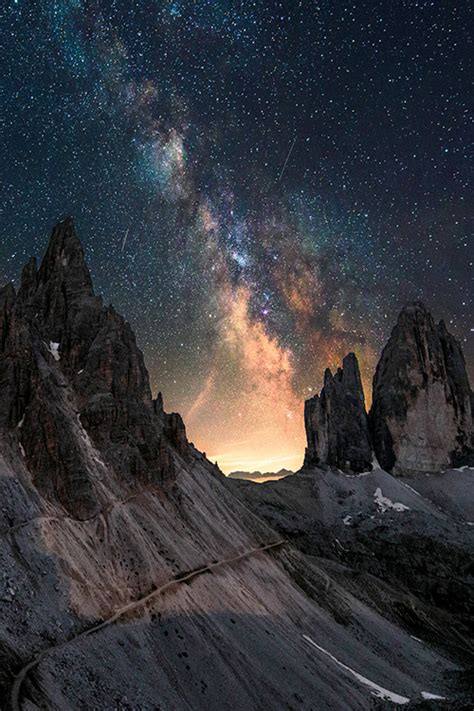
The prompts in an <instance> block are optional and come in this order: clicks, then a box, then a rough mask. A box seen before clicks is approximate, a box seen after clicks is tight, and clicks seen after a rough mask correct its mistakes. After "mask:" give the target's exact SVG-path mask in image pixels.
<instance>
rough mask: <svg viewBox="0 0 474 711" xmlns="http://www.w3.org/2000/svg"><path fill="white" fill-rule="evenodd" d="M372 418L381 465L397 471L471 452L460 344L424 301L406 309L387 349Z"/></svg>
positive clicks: (432, 466) (441, 465) (431, 467)
mask: <svg viewBox="0 0 474 711" xmlns="http://www.w3.org/2000/svg"><path fill="white" fill-rule="evenodd" d="M370 423H371V430H372V438H373V443H374V448H375V454H376V456H377V459H378V461H379V462H380V465H381V467H382V468H384V469H386V470H387V471H390V472H394V473H396V474H407V473H412V472H430V471H439V470H441V469H446V468H448V467H449V466H453V465H456V464H457V463H458V462H460V461H462V459H463V458H464V457H466V456H467V455H468V454H469V452H470V451H471V448H472V432H473V425H472V411H471V389H470V386H469V381H468V377H467V373H466V367H465V363H464V357H463V354H462V350H461V346H460V345H459V343H458V342H457V341H456V339H455V338H454V337H453V336H451V334H449V333H448V331H447V329H446V326H445V324H444V323H443V322H440V323H439V324H435V322H434V320H433V318H432V316H431V315H430V314H429V313H428V312H427V311H426V309H425V307H424V306H423V304H421V303H414V304H410V305H409V306H407V307H406V308H405V309H403V311H402V312H401V314H400V316H399V319H398V323H397V325H396V326H395V328H394V329H393V331H392V335H391V337H390V339H389V341H388V343H387V345H386V346H385V348H384V350H383V352H382V356H381V358H380V362H379V364H378V366H377V370H376V373H375V377H374V385H373V404H372V408H371V412H370Z"/></svg>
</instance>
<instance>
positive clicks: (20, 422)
mask: <svg viewBox="0 0 474 711" xmlns="http://www.w3.org/2000/svg"><path fill="white" fill-rule="evenodd" d="M24 421H25V415H23V417H22V418H21V420H20V421H19V423H18V424H17V427H18V429H19V430H21V428H22V427H23V423H24Z"/></svg>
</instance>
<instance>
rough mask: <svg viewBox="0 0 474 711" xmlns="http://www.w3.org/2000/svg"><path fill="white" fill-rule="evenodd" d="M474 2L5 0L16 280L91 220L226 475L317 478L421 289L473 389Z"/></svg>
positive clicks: (139, 330) (124, 305) (115, 296)
mask: <svg viewBox="0 0 474 711" xmlns="http://www.w3.org/2000/svg"><path fill="white" fill-rule="evenodd" d="M469 26H472V17H470V14H469V3H464V2H460V3H454V2H417V1H416V0H407V1H398V2H397V0H386V1H383V2H380V1H378V0H370V1H369V2H366V1H364V0H360V1H358V2H346V1H345V0H334V1H333V2H329V1H327V2H326V1H324V0H321V1H320V2H318V1H315V0H302V1H298V0H287V1H285V2H283V1H277V0H274V1H271V0H267V1H264V0H244V1H241V2H237V1H232V0H226V1H224V0H5V1H4V2H2V3H1V7H0V37H1V39H0V59H1V61H0V77H1V78H0V156H1V160H0V183H1V190H0V281H1V282H6V281H9V280H16V279H17V277H18V273H19V271H20V269H21V267H22V265H23V263H24V262H25V261H26V259H27V258H28V257H29V256H30V255H31V254H36V255H41V254H42V253H43V251H44V249H45V246H46V243H47V238H48V235H49V233H50V230H51V228H52V226H53V224H54V223H55V222H57V221H58V220H59V219H61V218H62V217H64V216H65V215H68V214H70V215H72V216H73V217H74V219H75V222H76V228H77V231H78V234H79V236H80V238H81V239H82V241H83V244H84V247H85V250H86V255H87V259H88V262H89V265H90V268H91V272H92V276H93V279H94V283H95V286H96V290H97V292H98V293H100V294H102V295H103V296H104V299H105V301H106V302H112V303H113V304H114V306H115V307H116V309H117V310H118V311H120V312H121V313H123V314H124V315H125V317H126V318H127V319H128V320H129V321H130V323H131V324H132V326H133V328H134V330H135V332H136V335H137V340H138V343H139V345H140V347H141V348H142V349H143V351H144V354H145V359H146V363H147V366H148V368H149V371H150V376H151V382H152V387H153V389H154V391H157V390H162V391H163V395H164V400H165V408H166V409H167V410H168V411H171V410H177V411H179V412H180V413H181V414H182V415H183V417H184V419H185V422H186V425H187V430H188V436H189V437H190V439H191V440H192V441H194V443H195V444H196V445H197V446H198V447H199V448H200V449H202V450H203V451H205V452H206V453H207V455H208V456H209V457H210V458H211V459H212V460H217V461H218V462H219V464H220V466H221V468H222V469H223V470H224V471H225V472H229V471H232V470H234V469H244V470H254V469H260V470H262V471H277V470H278V469H280V468H282V467H286V468H293V469H294V468H297V467H298V466H299V465H300V464H301V462H302V457H303V450H304V439H305V438H304V426H303V414H302V413H303V401H304V399H305V398H306V397H308V396H309V395H311V394H313V393H314V392H315V391H316V390H318V389H319V387H320V385H321V380H322V374H323V371H324V368H325V367H327V366H329V367H332V368H334V367H336V366H337V365H338V364H339V363H340V361H341V359H342V357H343V356H344V355H345V354H346V353H347V352H348V351H349V350H354V351H355V352H356V354H357V355H358V357H359V361H360V364H361V370H362V374H363V379H364V384H365V388H366V398H367V400H370V382H371V377H372V373H373V369H374V366H375V363H376V361H377V358H378V355H379V353H380V350H381V348H382V346H383V344H384V342H385V340H386V339H387V337H388V335H389V333H390V330H391V328H392V326H393V324H394V322H395V319H396V316H397V313H398V311H399V310H400V308H401V307H402V306H403V305H404V304H405V303H406V302H407V301H409V300H412V299H415V298H416V299H423V300H424V301H425V303H426V304H427V306H428V307H429V308H430V309H431V310H432V312H433V314H434V315H435V317H437V318H441V317H443V318H445V319H446V321H447V323H448V327H449V329H450V330H451V331H452V332H453V333H454V335H456V336H457V337H458V338H459V339H460V340H461V342H462V343H463V346H464V349H465V354H466V358H467V361H468V365H469V367H470V369H471V370H470V372H471V379H472V375H473V371H472V365H473V361H474V345H473V340H474V339H473V335H474V334H473V327H474V318H473V309H472V300H471V299H472V293H473V290H472V262H473V258H474V256H473V247H472V241H470V237H471V236H472V172H471V170H472V169H471V165H472V161H470V158H471V155H470V151H471V147H472V129H471V123H470V119H471V116H470V109H471V108H472V105H471V106H470V105H469V97H470V88H471V87H470V85H469V82H470V77H472V65H470V62H469V59H470V56H472V49H473V48H472V43H471V37H470V35H469V32H468V28H469Z"/></svg>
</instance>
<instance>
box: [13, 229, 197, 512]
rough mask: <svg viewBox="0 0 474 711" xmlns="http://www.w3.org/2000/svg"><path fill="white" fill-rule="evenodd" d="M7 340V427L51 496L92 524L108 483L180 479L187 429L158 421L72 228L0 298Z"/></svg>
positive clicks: (133, 349)
mask: <svg viewBox="0 0 474 711" xmlns="http://www.w3.org/2000/svg"><path fill="white" fill-rule="evenodd" d="M0 334H1V340H0V427H1V429H2V433H3V436H4V437H6V438H7V439H8V440H9V441H10V442H11V443H12V446H13V447H16V449H17V451H18V450H19V452H20V453H21V455H22V457H23V458H24V461H25V464H26V466H27V469H28V470H29V472H30V474H31V476H32V481H33V484H34V486H35V487H36V488H37V489H38V491H39V492H40V493H41V494H42V495H43V496H45V497H46V498H48V499H49V500H51V501H57V502H59V503H61V504H62V505H63V506H64V507H65V508H66V509H67V510H68V511H69V513H70V514H71V515H73V516H76V517H79V518H88V517H91V516H94V515H95V514H97V512H98V511H99V510H100V509H101V508H102V506H103V505H104V503H105V501H106V497H105V496H104V479H105V478H107V479H109V481H108V482H107V483H108V486H109V487H110V488H111V489H112V490H113V491H114V490H115V491H116V490H118V489H120V488H121V487H123V486H125V487H133V486H134V485H135V484H136V483H137V481H141V482H142V483H151V482H164V481H166V480H168V479H170V478H172V477H173V462H172V456H171V452H170V446H171V447H172V446H176V445H178V446H179V449H180V452H181V453H182V454H183V453H184V452H185V450H186V446H187V442H186V438H185V433H184V429H183V430H182V431H180V435H179V437H178V436H177V434H176V429H177V425H176V424H174V426H173V427H170V426H169V424H168V418H169V416H168V415H166V414H165V413H164V412H162V413H161V415H160V416H158V415H157V413H156V409H155V407H154V404H153V401H152V397H151V392H150V386H149V380H148V374H147V371H146V369H145V365H144V361H143V355H142V353H141V351H140V350H139V348H138V347H137V344H136V341H135V337H134V335H133V333H132V331H131V329H130V326H129V325H128V323H126V322H125V321H124V319H123V318H122V317H121V316H119V315H118V314H117V313H116V312H115V311H114V309H113V308H112V307H104V306H103V304H102V301H101V299H100V298H99V297H96V296H95V295H94V290H93V287H92V282H91V278H90V274H89V271H88V268H87V266H86V263H85V261H84V254H83V250H82V246H81V244H80V242H79V240H78V239H77V237H76V235H75V232H74V226H73V223H72V221H71V220H69V219H67V220H65V221H64V222H62V223H60V224H58V225H57V226H56V227H55V229H54V231H53V234H52V237H51V240H50V244H49V247H48V250H47V252H46V255H45V257H44V259H43V261H42V263H41V266H40V268H39V269H37V267H36V262H35V260H34V259H32V260H31V261H30V262H29V263H28V264H27V266H26V267H25V269H24V270H23V274H22V279H21V286H20V288H19V291H18V294H15V291H14V289H13V287H12V286H11V285H8V286H7V287H5V288H4V289H3V290H2V291H1V292H0ZM173 422H174V421H173ZM165 429H166V430H167V431H168V432H169V435H170V436H169V437H168V436H167V432H165ZM172 440H173V441H172ZM106 472H107V473H106ZM110 472H113V474H114V478H113V480H110Z"/></svg>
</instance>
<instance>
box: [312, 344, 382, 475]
mask: <svg viewBox="0 0 474 711" xmlns="http://www.w3.org/2000/svg"><path fill="white" fill-rule="evenodd" d="M305 428H306V437H307V441H308V446H307V448H306V453H305V466H315V465H320V464H327V465H329V466H334V467H337V468H339V469H343V470H347V471H353V472H361V471H364V470H367V469H370V468H371V462H372V449H371V445H370V438H369V430H368V422H367V414H366V412H365V399H364V391H363V388H362V381H361V377H360V371H359V364H358V362H357V358H356V356H355V354H354V353H349V354H348V355H347V356H346V357H345V358H344V360H343V365H342V368H338V370H337V371H336V373H335V375H333V374H332V372H331V371H330V370H329V369H326V370H325V372H324V386H323V389H322V390H321V393H320V394H319V395H315V396H314V397H312V398H310V399H309V400H306V402H305Z"/></svg>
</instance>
